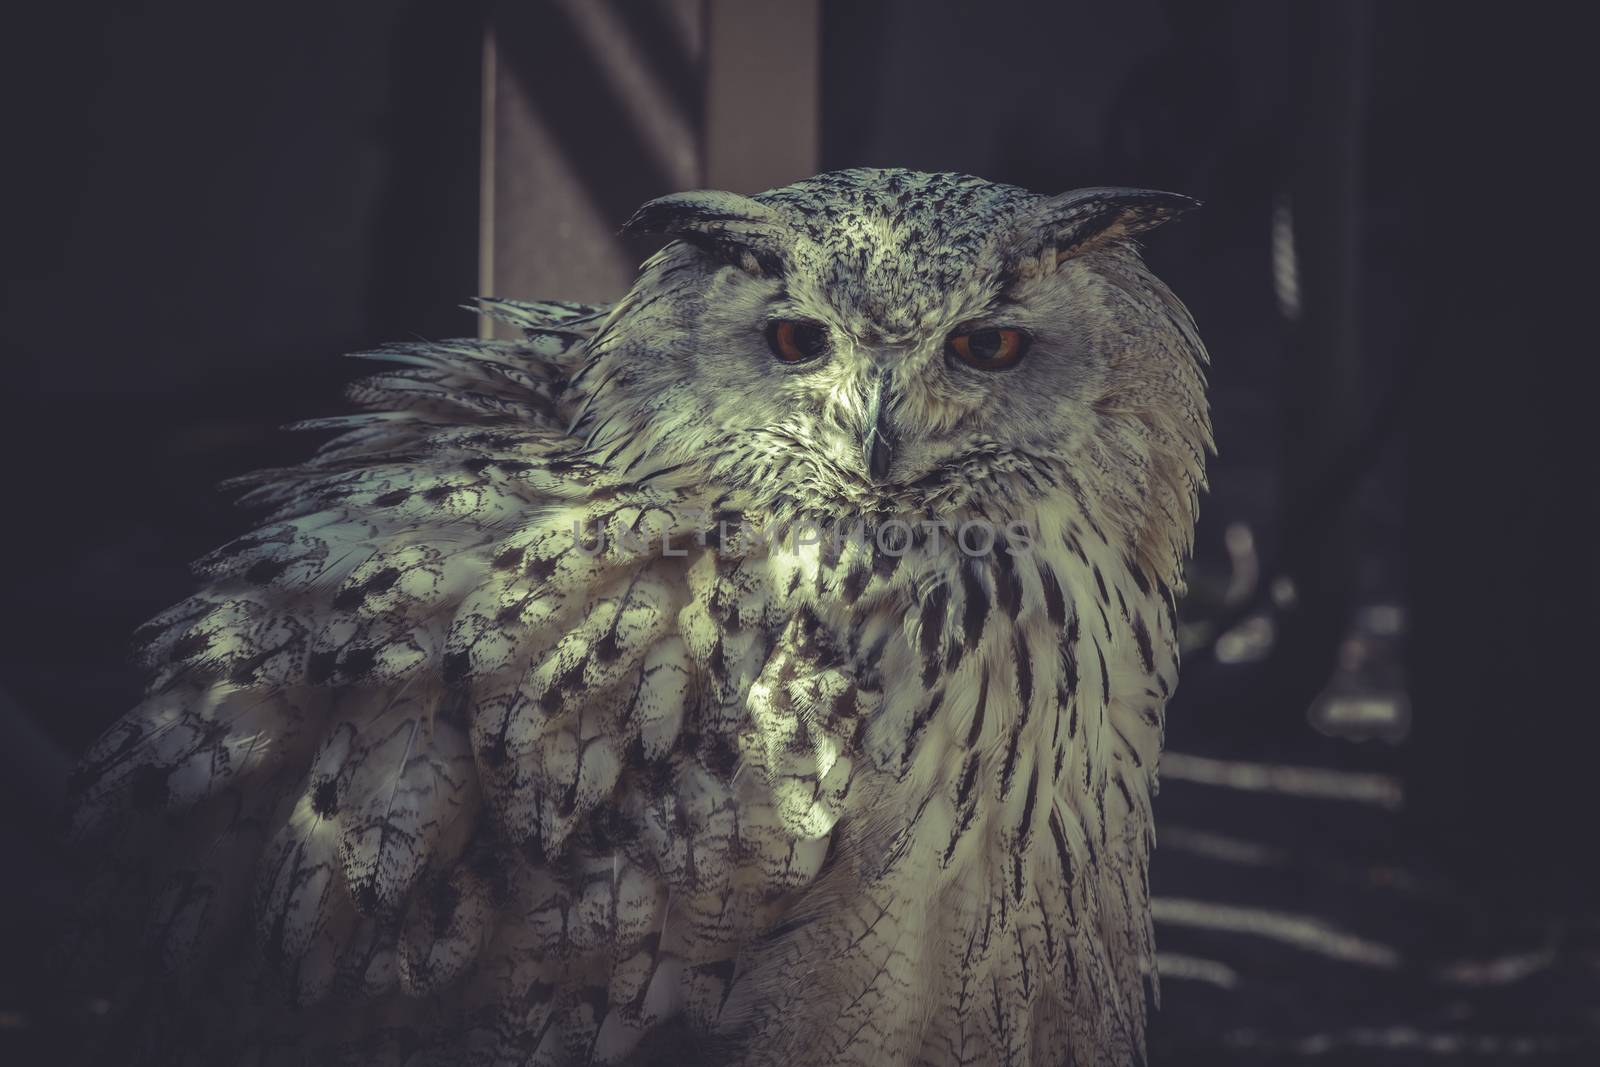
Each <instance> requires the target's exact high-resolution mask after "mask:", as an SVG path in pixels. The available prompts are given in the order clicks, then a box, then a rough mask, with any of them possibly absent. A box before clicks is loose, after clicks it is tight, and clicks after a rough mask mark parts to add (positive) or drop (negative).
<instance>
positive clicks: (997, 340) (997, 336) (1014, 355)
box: [945, 326, 1033, 370]
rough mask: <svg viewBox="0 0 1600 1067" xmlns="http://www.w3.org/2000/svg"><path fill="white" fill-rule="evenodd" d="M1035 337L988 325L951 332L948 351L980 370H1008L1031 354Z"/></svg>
mask: <svg viewBox="0 0 1600 1067" xmlns="http://www.w3.org/2000/svg"><path fill="white" fill-rule="evenodd" d="M1032 343H1033V338H1031V337H1029V336H1028V334H1027V333H1026V332H1025V331H1023V330H1018V329H1014V328H1012V327H1009V326H988V327H985V328H983V329H981V330H968V331H966V332H957V333H953V334H951V335H950V337H949V339H948V340H946V341H945V351H946V352H947V353H948V354H950V355H952V356H954V357H955V358H956V359H959V360H960V361H961V362H963V363H965V364H966V365H967V366H969V367H977V368H978V369H979V370H1005V369H1006V368H1007V367H1015V366H1016V365H1017V363H1018V362H1020V361H1021V359H1022V357H1023V356H1024V355H1026V354H1027V351H1028V346H1029V345H1030V344H1032Z"/></svg>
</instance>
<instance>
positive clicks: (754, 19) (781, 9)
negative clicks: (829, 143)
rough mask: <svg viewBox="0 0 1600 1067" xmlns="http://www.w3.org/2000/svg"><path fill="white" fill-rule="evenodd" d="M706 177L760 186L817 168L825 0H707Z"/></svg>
mask: <svg viewBox="0 0 1600 1067" xmlns="http://www.w3.org/2000/svg"><path fill="white" fill-rule="evenodd" d="M707 36H708V39H709V45H710V47H709V50H708V56H707V64H706V179H707V182H708V183H709V184H710V185H711V186H713V187H714V188H717V189H729V190H732V191H733V192H736V193H759V192H761V191H763V190H765V189H771V188H773V187H774V186H779V185H787V184H788V183H790V182H793V181H797V180H798V179H800V178H805V177H809V176H810V175H812V174H815V173H816V171H817V158H818V154H819V143H820V134H821V119H820V105H821V77H820V71H821V37H822V10H821V3H820V0H764V2H752V0H709V3H708V5H707Z"/></svg>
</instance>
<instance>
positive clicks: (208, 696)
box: [72, 169, 1211, 1067]
mask: <svg viewBox="0 0 1600 1067" xmlns="http://www.w3.org/2000/svg"><path fill="white" fill-rule="evenodd" d="M1191 203H1192V202H1191V201H1189V200H1187V199H1186V198H1184V197H1181V196H1177V195H1174V194H1169V193H1158V192H1149V191H1140V190H1129V189H1114V188H1095V189H1082V190H1078V191H1075V192H1069V193H1066V194H1064V195H1059V196H1041V195H1035V194H1033V193H1030V192H1027V191H1025V190H1023V189H1020V188H1016V187H1013V186H1008V185H1002V184H995V183H991V182H988V181H984V180H981V179H978V178H973V177H968V176H964V175H955V174H924V173H917V172H912V171H906V170H892V169H890V170H877V169H858V170H848V171H843V172H838V173H831V174H823V175H821V176H818V177H815V178H810V179H807V180H805V181H801V182H798V183H796V184H794V185H790V186H787V187H784V188H781V189H776V190H773V191H771V192H767V193H764V194H760V195H757V196H752V197H746V196H741V195H735V194H732V193H726V192H691V193H684V194H680V195H673V196H668V197H665V198H663V199H659V200H655V201H653V202H651V203H649V204H646V205H645V206H644V207H643V208H642V209H640V211H639V212H638V213H637V214H636V215H635V216H634V217H633V218H632V219H631V220H630V221H629V222H628V223H627V225H626V227H625V232H627V233H637V234H655V235H662V236H665V237H667V238H670V243H668V244H667V245H666V247H665V248H664V249H663V250H662V251H661V252H660V253H658V254H657V255H655V256H654V257H653V258H651V259H650V260H649V261H648V262H646V263H645V264H644V265H643V267H642V268H641V270H640V273H639V277H638V279H637V281H636V282H635V284H634V285H633V287H632V289H631V290H630V291H629V292H628V293H627V294H626V295H625V296H623V297H622V298H621V299H620V300H619V301H618V302H617V303H615V304H614V305H611V306H606V307H602V306H589V305H578V304H570V303H553V302H552V303H521V302H514V301H509V300H486V301H484V302H483V310H484V311H485V312H486V313H487V314H489V315H492V316H495V317H496V318H498V319H500V320H503V321H505V322H508V323H510V324H512V325H514V326H515V327H518V328H519V330H518V332H519V333H520V335H521V336H520V339H518V340H511V341H496V340H456V341H446V342H440V343H418V344H407V345H401V346H396V347H391V348H385V349H383V350H381V351H378V352H373V353H365V354H363V356H364V358H369V359H374V360H377V361H379V362H380V363H381V364H383V365H384V366H383V368H382V369H381V370H380V371H379V373H377V375H376V376H375V377H370V378H367V379H365V380H363V381H360V382H358V383H357V384H356V385H354V386H353V387H352V388H351V393H350V396H351V399H352V400H353V402H354V405H355V407H356V409H357V410H358V413H355V414H349V415H344V416H340V417H336V418H330V419H321V420H317V421H314V422H310V423H305V424H303V425H304V426H306V427H307V428H312V429H316V430H322V431H331V432H332V436H331V437H330V438H329V439H328V440H327V441H326V443H324V444H323V445H322V446H321V448H320V450H318V451H317V452H316V453H315V455H314V456H313V457H312V458H310V459H308V460H306V461H305V462H303V463H301V464H300V465H298V466H294V467H288V468H284V469H278V470H268V471H263V472H259V473H256V474H254V475H251V476H249V477H247V478H245V479H242V480H241V483H240V488H241V490H242V492H243V502H244V503H245V504H246V505H248V506H249V507H251V508H253V509H255V513H256V514H257V515H258V516H259V520H258V524H257V525H256V527H255V528H254V529H253V530H252V531H251V532H249V533H247V534H245V535H244V536H242V537H239V538H238V539H237V540H234V541H232V542H230V543H228V544H225V545H223V546H222V547H221V548H219V549H217V550H216V551H215V552H213V553H211V554H210V555H208V556H206V557H205V558H203V559H201V560H200V561H199V562H198V563H197V564H196V568H195V569H196V571H197V575H198V578H199V580H200V583H201V585H202V591H201V592H199V593H197V594H195V595H194V596H192V597H190V598H189V599H187V600H185V601H183V602H182V603H180V604H178V605H177V606H176V607H174V608H172V609H170V610H168V611H167V612H165V613H163V614H162V615H160V616H158V617H157V618H156V619H154V620H153V621H152V622H150V623H149V624H147V625H145V626H144V627H142V628H141V629H140V630H139V631H138V632H137V633H136V635H135V644H136V648H137V655H138V657H139V658H140V661H141V663H142V664H143V665H144V666H145V668H147V669H148V671H149V675H150V683H149V688H148V690H147V695H146V697H145V698H144V700H143V702H142V703H141V704H139V706H138V707H136V708H135V709H134V710H133V711H131V712H130V713H128V714H127V715H126V716H125V717H124V718H123V719H121V720H120V721H119V722H117V723H116V724H115V725H114V726H113V727H112V728H111V729H110V730H109V732H107V733H106V734H105V735H104V736H103V737H102V738H101V739H100V740H99V741H98V742H97V743H96V744H95V745H94V746H93V748H92V749H91V751H89V752H88V754H87V755H86V756H85V758H84V759H83V761H82V763H81V766H80V769H79V772H78V775H77V780H76V786H75V787H76V796H77V800H76V803H75V806H74V808H73V814H72V833H73V834H74V836H75V837H76V839H78V840H79V841H81V842H84V843H85V844H86V845H90V844H92V847H93V848H94V849H95V854H96V855H98V856H99V857H101V858H102V859H103V860H104V871H105V874H104V876H103V877H102V879H101V880H100V882H99V883H98V884H99V886H100V888H101V890H102V893H101V895H100V896H98V897H94V898H92V899H93V900H94V901H95V902H94V903H93V904H92V905H91V906H92V908H93V910H94V914H95V916H96V917H97V919H98V921H97V922H94V923H89V924H85V927H84V929H85V931H92V932H86V933H85V934H84V935H83V941H84V944H83V945H82V946H80V947H79V948H77V949H74V951H75V952H76V953H78V954H81V955H83V956H85V957H94V956H99V957H104V958H108V959H118V958H121V959H129V958H131V959H132V960H134V961H135V962H134V964H133V965H132V966H131V967H130V966H129V965H127V964H124V965H123V969H122V970H121V971H114V972H112V973H113V974H121V975H123V976H124V977H123V986H124V988H122V989H120V990H119V991H118V993H117V996H116V997H114V998H113V999H114V1001H115V1002H116V1003H117V1004H118V1005H119V1007H118V1008H117V1011H118V1012H119V1013H120V1016H121V1017H122V1018H124V1019H125V1021H126V1024H127V1026H128V1027H129V1028H130V1030H131V1031H134V1033H133V1034H132V1036H131V1037H130V1038H129V1043H128V1044H127V1045H125V1046H122V1047H121V1048H120V1049H119V1054H120V1055H121V1056H122V1058H130V1057H131V1058H134V1059H138V1058H140V1057H142V1058H143V1061H145V1062H157V1063H176V1062H194V1063H205V1064H218V1063H235V1062H239V1063H246V1064H255V1065H268V1064H280V1063H284V1064H288V1063H294V1064H302V1063H304V1064H330V1063H351V1064H363V1065H374V1064H393V1065H395V1067H401V1065H408V1067H416V1065H423V1064H450V1065H465V1064H473V1065H480V1064H481V1065H496V1067H499V1065H505V1067H512V1065H549V1067H559V1065H576V1064H628V1063H632V1064H647V1063H657V1064H707V1065H720V1064H728V1065H734V1064H737V1065H743V1067H769V1065H770V1067H777V1065H813V1064H814V1065H838V1064H860V1065H873V1067H881V1065H895V1064H906V1065H909V1064H926V1065H932V1067H956V1065H963V1064H1030V1063H1031V1064H1036V1065H1043V1064H1126V1063H1130V1062H1134V1061H1136V1060H1138V1059H1139V1058H1140V1057H1141V1056H1142V1055H1143V1041H1144V1038H1143V1033H1144V1026H1145V1016H1146V998H1147V995H1151V994H1153V993H1154V986H1155V981H1156V975H1155V973H1154V966H1153V959H1154V956H1153V949H1152V932H1151V917H1150V908H1149V891H1148V883H1147V874H1146V872H1147V861H1148V856H1149V853H1150V849H1151V847H1152V843H1153V829H1152V817H1151V796H1152V793H1153V791H1154V789H1155V786H1156V775H1157V764H1158V761H1159V757H1160V751H1161V740H1162V727H1163V714H1164V705H1165V703H1166V701H1167V699H1168V697H1169V696H1170V695H1171V694H1172V692H1173V687H1174V686H1175V685H1176V683H1177V676H1178V656H1177V642H1176V637H1175V629H1176V627H1175V612H1176V608H1175V602H1176V598H1177V597H1178V596H1179V595H1180V593H1181V591H1182V569H1181V568H1182V565H1183V562H1184V559H1185V556H1186V554H1187V552H1188V551H1189V549H1190V546H1191V541H1192V533H1193V526H1194V522H1195V514H1196V507H1197V497H1198V494H1199V492H1200V490H1201V489H1202V487H1203V485H1204V462H1205V457H1206V454H1207V452H1208V450H1209V449H1210V445H1211V431H1210V425H1209V416H1208V413H1207V406H1206V400H1205V395H1204V388H1205V383H1204V378H1203V369H1204V364H1205V362H1206V356H1205V351H1204V349H1203V347H1202V345H1201V342H1200V340H1199V339H1198V337H1197V336H1196V330H1195V327H1194V324H1193V322H1192V320H1191V318H1190V316H1189V314H1188V313H1187V311H1186V310H1185V309H1184V307H1183V305H1182V304H1181V303H1179V301H1178V299H1177V298H1176V297H1175V296H1174V295H1173V294H1172V293H1171V292H1170V291H1169V290H1168V289H1167V288H1166V286H1164V285H1163V284H1162V283H1161V282H1160V281H1158V280H1157V279H1156V278H1155V277H1154V276H1153V275H1152V274H1151V273H1150V271H1149V270H1148V269H1147V268H1146V267H1145V266H1144V264H1143V263H1142V262H1141V260H1140V257H1139V254H1138V251H1137V248H1136V246H1135V244H1134V240H1133V239H1134V237H1135V235H1136V234H1138V233H1140V232H1141V231H1143V230H1146V229H1149V228H1150V227H1153V226H1155V225H1157V224H1159V223H1161V222H1163V221H1165V220H1167V219H1169V218H1172V217H1174V216H1175V215H1177V214H1179V213H1180V212H1182V211H1184V210H1185V209H1187V208H1188V207H1189V206H1191ZM119 954H121V955H119ZM127 954H131V957H130V956H129V955H127ZM130 974H132V975H136V976H137V977H136V978H127V977H126V976H127V975H130ZM129 1049H137V1050H141V1051H139V1052H138V1053H137V1055H135V1054H133V1053H129V1052H128V1050H129Z"/></svg>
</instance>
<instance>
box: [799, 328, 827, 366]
mask: <svg viewBox="0 0 1600 1067" xmlns="http://www.w3.org/2000/svg"><path fill="white" fill-rule="evenodd" d="M826 345H827V338H826V337H825V336H824V335H823V333H822V327H820V326H813V325H811V324H810V323H807V322H802V323H797V324H796V325H795V328H794V346H795V348H797V349H799V350H800V352H801V353H802V354H804V355H805V356H806V358H807V359H810V358H813V357H815V356H820V355H822V350H823V348H824V347H826Z"/></svg>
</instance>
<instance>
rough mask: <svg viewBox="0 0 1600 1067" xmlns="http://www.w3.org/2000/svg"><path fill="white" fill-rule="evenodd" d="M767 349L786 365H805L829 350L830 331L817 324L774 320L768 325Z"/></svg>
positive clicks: (791, 320)
mask: <svg viewBox="0 0 1600 1067" xmlns="http://www.w3.org/2000/svg"><path fill="white" fill-rule="evenodd" d="M767 347H768V348H770V349H772V354H773V355H775V356H777V357H778V358H779V359H781V360H783V361H784V362H785V363H805V362H807V361H809V360H813V359H816V358H817V357H818V356H820V355H822V354H823V353H824V352H826V351H827V350H828V331H827V330H825V329H824V328H823V327H822V326H820V325H818V324H817V323H815V322H797V321H796V320H794V319H773V320H772V321H771V322H769V323H767Z"/></svg>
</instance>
